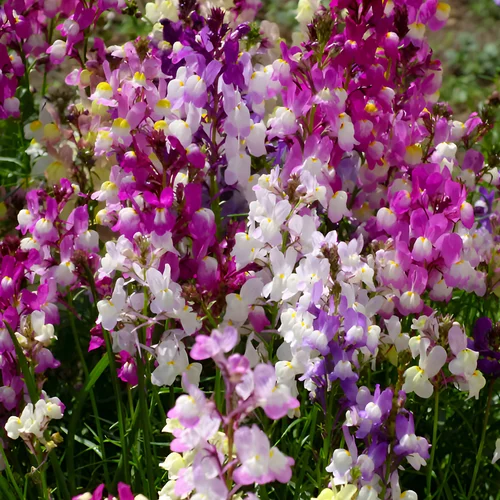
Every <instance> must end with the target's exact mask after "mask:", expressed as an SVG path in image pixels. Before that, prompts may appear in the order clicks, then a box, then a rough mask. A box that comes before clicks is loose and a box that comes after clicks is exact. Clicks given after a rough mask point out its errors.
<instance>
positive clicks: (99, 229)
mask: <svg viewBox="0 0 500 500" xmlns="http://www.w3.org/2000/svg"><path fill="white" fill-rule="evenodd" d="M18 4H19V5H18ZM21 4H22V5H21ZM225 7H226V8H225V9H223V8H221V7H216V6H212V5H208V4H205V3H199V4H198V3H196V2H189V1H186V2H176V1H171V0H161V1H160V0H156V1H155V2H150V3H147V4H146V7H145V13H144V18H145V19H146V20H147V22H148V21H149V23H150V25H151V26H150V27H151V31H150V33H149V34H148V35H147V36H139V37H137V38H135V39H134V40H127V41H125V42H124V43H123V44H121V45H118V44H116V45H109V46H106V44H105V42H104V41H103V39H101V38H99V37H95V38H93V39H90V38H89V32H90V31H92V30H93V29H94V28H95V29H97V27H98V24H99V22H100V21H99V20H100V19H101V15H102V14H103V12H105V11H107V10H111V11H115V12H119V11H122V10H123V13H124V14H123V15H126V14H127V13H128V15H133V16H134V19H137V18H138V17H140V14H139V13H138V11H137V6H136V5H135V4H134V3H132V2H127V4H125V3H124V2H121V1H112V0H110V1H101V0H100V1H98V2H94V1H89V2H83V1H82V2H77V1H75V2H72V1H70V2H66V3H64V4H63V3H60V2H40V1H33V2H18V1H12V2H10V1H9V2H7V4H6V5H5V6H4V7H2V10H1V11H0V13H1V14H2V23H3V24H2V25H0V39H1V40H2V41H3V42H4V43H3V45H0V69H1V72H0V83H1V82H4V83H5V85H1V86H0V87H1V88H2V89H3V90H2V92H3V94H0V118H6V117H8V116H11V117H13V118H16V117H19V116H20V111H19V110H20V106H21V101H20V100H19V98H18V97H16V95H18V96H20V95H21V94H20V92H21V87H22V82H21V79H22V78H26V79H27V82H28V85H29V74H28V69H29V68H28V66H27V64H28V63H29V64H32V65H33V67H35V66H36V67H41V66H42V65H43V66H44V68H45V77H46V75H47V72H48V71H63V70H62V67H61V68H59V66H60V65H61V64H62V63H63V61H65V60H66V58H69V59H70V60H71V61H72V62H75V61H76V62H77V64H76V65H75V64H74V65H73V66H72V68H71V70H70V71H69V72H67V74H66V73H65V76H64V84H65V86H66V88H68V89H71V92H72V93H73V97H71V98H68V101H67V102H64V106H63V109H59V108H58V106H56V105H54V104H53V103H51V102H48V101H47V102H44V106H43V107H42V108H41V110H40V113H39V116H38V117H37V119H36V120H31V119H30V120H28V118H29V117H24V122H23V123H22V125H23V126H22V129H23V131H24V138H25V139H26V140H28V141H30V143H29V147H28V148H27V149H26V155H27V158H28V159H29V161H30V164H31V166H32V176H33V178H34V179H35V181H34V182H35V183H36V185H35V186H34V188H33V189H31V190H29V191H28V192H27V194H26V200H25V206H24V207H23V208H22V209H21V210H20V211H19V212H18V216H17V221H18V226H17V227H16V230H17V234H16V235H9V236H6V237H5V238H4V239H3V241H2V242H1V243H0V255H1V267H0V306H1V307H0V314H1V316H0V327H1V328H0V354H1V375H2V386H1V387H0V403H1V404H2V410H1V412H0V418H2V424H3V425H4V427H5V430H6V433H7V436H8V437H9V438H11V439H12V440H15V439H17V438H19V437H21V438H22V440H23V441H24V442H25V443H26V444H27V446H28V449H29V451H30V452H31V454H32V455H33V456H34V457H36V459H37V460H38V467H39V468H40V470H42V471H43V470H44V467H45V462H46V459H47V456H44V455H48V454H49V453H52V457H53V456H54V454H55V453H56V452H54V451H53V450H54V448H56V445H57V444H60V441H61V440H60V436H59V437H58V438H54V439H52V438H51V439H49V438H48V435H49V434H48V429H47V427H48V425H49V424H50V425H53V424H52V423H51V420H57V419H61V418H63V414H64V408H65V407H64V404H63V403H62V402H61V401H60V400H59V399H58V398H57V397H53V398H49V397H48V396H47V395H46V394H45V392H44V391H43V386H44V384H45V382H46V380H47V378H48V377H49V376H50V375H51V374H52V373H53V372H52V371H53V370H55V369H57V368H59V366H60V362H59V361H58V360H56V359H55V357H54V355H53V353H52V350H51V348H52V347H53V346H54V345H56V343H60V342H63V341H64V340H63V339H62V338H60V337H61V333H62V332H63V331H64V332H66V331H67V330H66V329H64V328H62V327H61V328H60V327H59V326H58V325H59V324H60V323H61V317H62V316H64V318H66V317H69V318H70V319H69V322H70V325H71V330H72V332H73V342H74V343H76V345H77V346H78V347H77V351H81V349H80V340H82V339H85V341H86V342H87V341H88V346H87V347H88V351H93V352H94V354H95V355H98V356H102V358H101V359H102V360H106V366H107V365H108V364H109V367H110V370H111V372H110V377H111V380H112V381H113V384H114V386H113V388H114V391H115V394H114V398H115V400H116V404H117V410H116V411H117V419H118V421H119V425H118V428H119V434H120V441H121V446H122V449H123V451H122V455H121V457H120V460H119V461H118V460H117V463H118V462H119V466H118V469H117V476H116V479H115V481H117V480H118V479H119V478H123V479H125V480H126V482H127V483H130V481H129V480H130V479H131V475H130V470H129V468H128V467H129V462H128V458H127V454H128V452H129V451H130V452H131V453H136V450H135V447H136V446H135V445H136V443H135V442H134V441H133V439H134V436H135V432H136V431H137V429H139V428H140V429H141V438H142V442H143V443H144V452H143V455H144V459H143V458H142V456H141V457H139V455H136V456H135V457H134V459H135V462H136V464H135V466H136V467H137V474H133V475H132V476H134V475H135V478H136V483H138V482H139V481H138V480H137V478H139V477H140V478H141V479H144V484H143V485H142V487H143V492H144V493H146V494H148V495H149V496H150V497H151V498H156V497H157V496H159V498H160V499H162V500H178V499H181V498H182V499H184V498H192V499H196V500H202V499H234V498H241V499H243V498H246V499H248V500H251V499H255V498H258V497H257V494H259V493H260V492H261V491H263V490H262V489H261V488H264V485H267V484H268V483H276V484H278V483H281V484H284V485H287V483H289V482H290V481H291V478H292V475H293V474H294V472H293V466H294V464H295V463H296V462H297V461H298V459H299V457H297V456H288V455H287V454H286V453H287V452H286V448H284V447H282V444H281V442H280V443H278V444H279V446H278V445H277V444H276V441H277V439H276V436H275V435H273V434H272V433H273V430H274V429H275V428H276V426H277V425H278V424H277V421H279V420H281V421H282V422H286V421H287V420H291V419H296V420H295V421H294V422H293V423H289V424H287V425H289V429H292V428H293V426H294V425H295V424H296V423H297V422H300V419H299V417H300V418H305V417H308V416H310V415H311V411H312V410H311V409H312V408H314V412H315V413H314V420H313V421H314V424H312V425H313V426H315V425H316V418H317V413H318V412H321V417H320V418H322V419H323V420H322V422H323V423H324V425H323V427H322V431H321V432H322V437H323V438H324V448H323V450H322V451H321V454H320V455H319V457H320V460H319V463H320V466H319V467H320V472H319V473H318V482H317V487H318V489H319V491H318V492H317V493H316V492H309V494H310V495H314V494H318V497H317V498H318V500H325V499H334V498H335V499H337V498H345V499H349V498H357V499H358V500H374V499H377V498H380V499H387V498H403V497H404V498H412V499H413V498H417V493H416V492H415V491H413V490H406V491H402V488H403V486H401V485H404V484H405V483H404V480H403V477H404V470H405V467H406V466H408V465H409V466H410V467H412V468H414V469H416V470H420V469H421V468H422V467H424V466H426V465H427V462H428V461H429V460H430V464H429V466H428V467H430V468H431V469H432V464H433V456H434V455H433V454H431V453H430V451H429V450H430V449H431V446H434V447H435V445H436V443H435V439H436V435H435V434H434V435H433V441H434V442H430V439H428V438H426V437H424V436H420V435H417V432H418V431H419V430H418V425H416V424H415V422H416V419H415V417H414V413H413V411H412V409H413V408H414V405H412V402H413V401H414V400H415V399H416V400H417V401H420V400H421V399H428V398H430V397H431V396H433V395H435V398H436V399H435V401H436V407H437V405H438V403H439V399H438V395H439V393H440V392H442V391H445V390H449V388H450V387H451V386H454V387H456V388H457V389H458V390H459V391H462V392H465V393H467V398H468V399H471V398H475V399H477V398H479V393H480V390H481V389H482V388H483V387H484V386H485V385H486V378H485V376H487V377H489V378H491V379H492V380H493V379H494V378H495V377H498V375H499V374H500V355H499V354H498V338H499V336H498V332H497V330H498V326H496V325H495V326H494V325H493V323H492V321H491V320H490V319H489V318H486V317H484V318H481V319H479V320H478V322H477V324H476V326H475V329H474V332H473V333H474V338H469V336H468V334H471V333H472V332H469V331H467V329H468V328H470V326H471V325H469V324H465V322H464V321H459V319H460V318H453V317H451V316H450V315H448V314H446V311H447V306H448V305H449V303H450V301H451V299H452V298H454V297H455V298H456V297H473V299H471V300H475V299H476V297H480V298H484V299H485V300H486V299H488V297H490V296H492V295H494V294H495V293H496V292H498V288H497V287H498V283H500V280H498V267H499V266H498V265H497V260H498V257H497V255H498V251H499V250H498V236H499V234H500V230H499V228H498V223H497V220H498V210H497V207H496V206H495V202H494V196H495V191H494V190H493V191H492V190H491V189H490V188H491V187H495V186H498V184H500V180H499V173H498V170H497V169H496V168H495V167H493V166H492V167H490V166H489V165H488V164H487V162H486V161H485V158H484V157H483V155H482V154H481V153H480V152H479V151H477V150H476V149H474V147H475V145H476V144H477V143H478V142H479V141H480V139H481V138H482V137H483V136H484V135H485V134H486V133H487V132H488V130H489V129H490V128H491V123H490V120H489V118H488V116H487V115H485V114H484V113H483V114H481V115H479V114H477V113H473V114H472V115H471V116H470V117H469V118H468V119H467V120H466V121H465V122H460V121H458V120H455V119H454V117H453V115H452V113H451V110H450V109H448V107H447V106H446V105H445V104H443V103H440V102H439V88H440V85H441V80H442V69H441V66H440V63H439V62H438V61H436V60H435V59H433V56H432V51H431V49H430V48H429V45H428V43H427V41H426V39H425V36H424V35H425V31H426V30H427V29H429V30H437V29H439V28H441V27H442V26H443V25H444V23H445V22H446V20H447V18H448V15H449V10H450V8H449V6H448V5H447V4H445V3H438V2H435V1H424V0H412V1H404V0H394V1H390V0H389V1H382V0H373V1H371V2H366V1H361V0H332V1H331V2H330V5H329V8H328V9H327V8H325V7H322V6H320V5H319V4H318V3H317V2H315V1H310V0H300V2H299V5H298V10H297V21H298V23H299V32H297V33H295V34H294V36H293V39H294V42H295V45H292V46H288V45H287V44H286V43H285V42H284V41H282V42H281V43H279V44H278V43H277V40H278V36H277V35H276V30H275V27H273V26H270V25H269V23H268V24H265V23H262V25H261V26H260V27H259V25H257V24H256V23H253V22H251V21H252V20H253V19H254V18H255V13H256V11H257V10H258V8H259V7H260V4H259V2H253V1H246V2H243V1H241V2H240V1H239V2H237V3H236V4H235V5H233V6H225ZM136 14H137V15H136ZM56 22H61V24H59V25H56V24H55V23H56ZM136 22H137V21H136ZM54 29H56V30H57V32H58V33H59V35H58V36H59V38H58V39H57V40H55V41H53V40H52V37H53V36H54ZM89 42H92V48H89V45H88V43H89ZM2 51H4V52H2ZM26 53H30V54H31V56H30V57H31V59H30V60H28V61H27V60H26V57H24V54H26ZM277 53H279V56H277V57H275V56H276V54H277ZM19 54H22V55H23V57H22V58H21V56H20V55H19ZM64 71H65V70H64ZM23 75H24V76H23ZM4 80H5V81H4ZM44 87H45V84H44ZM45 90H46V89H45V88H43V89H42V94H44V93H45ZM21 111H22V110H21ZM21 114H22V113H21ZM82 304H83V305H84V306H85V307H87V309H88V311H86V314H83V312H82V311H81V310H79V307H83V306H82ZM89 315H90V316H91V325H90V328H89V329H88V330H89V331H85V332H83V333H82V332H80V331H79V329H78V328H77V326H76V324H75V318H76V319H77V320H79V321H80V320H81V321H82V322H84V321H85V318H86V317H87V316H89ZM59 332H61V333H59ZM58 337H59V338H58ZM79 355H80V358H81V359H80V362H81V365H82V370H83V375H84V377H85V385H84V390H83V392H82V394H83V396H86V395H87V393H88V394H90V395H91V403H92V405H93V411H94V412H97V409H98V408H97V406H98V405H97V402H96V398H95V396H94V393H93V392H92V386H93V384H95V382H96V380H97V379H96V377H97V378H98V377H99V376H100V375H101V373H102V371H101V372H99V373H97V374H95V373H94V372H93V374H90V373H89V369H88V368H87V365H86V358H87V355H86V354H84V353H83V352H80V353H79ZM99 367H100V365H99ZM381 371H385V373H386V374H387V377H386V378H385V382H381V381H379V379H378V378H377V382H376V383H372V381H371V378H370V377H371V375H372V374H376V373H378V372H381ZM483 374H484V375H483ZM384 384H385V385H384ZM179 385H180V386H181V387H182V391H181V389H180V388H179V387H178V386H179ZM166 387H168V388H169V389H166ZM122 389H124V390H126V392H127V398H128V401H127V402H126V403H125V401H124V398H123V397H122V396H123V394H122ZM166 391H168V392H169V394H170V396H171V397H170V402H169V407H168V408H164V406H163V405H164V403H165V399H163V401H162V396H164V395H165V393H166ZM176 392H177V393H178V394H177V395H176V394H175V393H176ZM179 392H182V394H179ZM83 396H82V399H81V400H80V398H78V400H77V401H76V408H77V409H78V411H80V410H81V407H80V405H81V404H83V403H82V402H81V401H83ZM176 396H177V397H176ZM419 398H420V399H419ZM490 399H491V398H490ZM134 401H135V403H134ZM490 402H491V401H490ZM67 404H69V401H68V402H67ZM134 405H135V406H134ZM127 406H128V407H130V410H129V409H125V408H126V407H127ZM156 408H157V409H159V410H160V412H161V413H162V414H161V418H162V419H163V418H164V417H166V418H167V420H166V426H165V427H164V428H163V432H164V433H166V434H168V443H169V446H170V450H171V453H170V454H167V453H162V455H163V456H165V455H167V456H166V459H165V460H164V462H162V463H160V464H158V463H153V455H154V454H153V452H152V449H153V447H152V445H151V441H152V440H151V438H152V434H153V433H154V430H153V429H152V428H151V425H152V424H151V421H152V418H151V416H152V414H153V411H156V410H155V409H156ZM127 412H129V417H130V421H131V430H130V432H128V433H127V432H126V431H125V424H124V420H125V417H124V415H126V414H127ZM17 415H19V417H18V416H17ZM75 415H76V417H75ZM138 415H140V417H138ZM72 418H75V419H77V418H78V412H77V411H76V409H75V410H73V413H72ZM95 418H96V422H97V424H96V425H97V429H96V432H97V434H96V435H97V436H98V437H99V439H100V441H101V450H100V453H101V456H103V455H105V453H106V451H109V450H106V446H104V440H103V439H102V429H101V424H100V420H99V416H98V415H97V414H96V415H95ZM311 418H312V417H311ZM436 418H437V417H436ZM270 421H272V422H270ZM72 422H73V423H74V422H75V420H72ZM75 425H76V424H75ZM70 428H71V425H70ZM71 432H74V430H73V431H72V430H71V429H70V434H71ZM110 432H113V431H112V430H110ZM285 434H286V432H285V433H284V434H283V435H285ZM71 439H72V440H74V439H75V437H74V435H73V436H72V437H71ZM161 439H164V436H162V437H161ZM280 441H281V439H280ZM129 448H130V450H129ZM280 450H281V451H280ZM481 450H482V448H481ZM496 459H498V451H497V452H496V454H495V458H494V461H495V460H496ZM69 460H73V458H70V459H69ZM141 461H145V462H146V464H147V467H146V469H147V474H148V477H147V481H146V472H145V471H144V469H143V467H142V466H141V465H138V462H141ZM103 462H104V463H106V460H105V459H104V460H103ZM131 467H132V466H131ZM158 467H161V468H162V469H165V470H166V471H167V473H168V481H167V482H166V484H164V483H165V481H163V482H162V484H161V485H160V484H157V483H155V479H156V477H157V476H158V477H160V474H159V472H160V471H159V470H158ZM155 471H156V474H155ZM106 474H107V470H106ZM120 474H123V476H120ZM56 475H58V474H57V472H56ZM474 477H475V476H474ZM430 479H431V476H430V475H429V480H430ZM474 480H475V479H474ZM106 483H107V484H106V487H107V488H108V490H110V486H111V485H112V483H111V481H110V480H109V478H108V477H106ZM146 483H147V484H146ZM115 484H116V482H115ZM130 484H133V483H130ZM430 484H431V483H430V482H429V485H430ZM71 486H72V488H73V489H75V488H74V484H72V485H71ZM133 486H134V489H135V483H134V484H133ZM297 487H298V486H297V484H295V488H297ZM325 487H326V488H325ZM59 488H60V486H59ZM117 488H118V498H119V499H121V500H130V499H134V498H135V499H136V500H139V499H140V498H145V497H143V496H142V494H141V495H138V496H136V497H134V496H133V494H132V489H131V487H130V486H127V485H126V484H124V483H119V484H118V486H117ZM111 489H112V488H111ZM103 491H104V485H101V486H100V487H98V488H97V490H95V492H94V493H93V494H90V493H83V494H80V495H79V496H77V497H75V498H77V499H79V500H87V499H88V500H94V499H95V500H97V499H101V498H102V495H103ZM295 491H296V493H295V497H297V494H298V493H297V492H298V491H300V490H297V489H296V490H295ZM71 493H72V494H75V493H76V489H75V491H72V492H71ZM427 493H428V494H430V493H431V492H430V491H427ZM310 495H309V496H310ZM110 498H113V497H111V496H110Z"/></svg>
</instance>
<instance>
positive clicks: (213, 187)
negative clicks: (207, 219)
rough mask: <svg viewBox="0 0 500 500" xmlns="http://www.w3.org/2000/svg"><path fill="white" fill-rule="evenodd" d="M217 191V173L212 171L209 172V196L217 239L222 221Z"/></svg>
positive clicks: (219, 235)
mask: <svg viewBox="0 0 500 500" xmlns="http://www.w3.org/2000/svg"><path fill="white" fill-rule="evenodd" d="M218 191H219V186H218V184H217V174H216V173H215V172H212V173H211V174H210V197H211V198H212V206H211V209H212V212H213V213H214V216H215V225H216V227H217V240H219V239H220V237H221V230H222V228H221V221H222V216H221V208H220V203H219V197H218V196H217V193H218Z"/></svg>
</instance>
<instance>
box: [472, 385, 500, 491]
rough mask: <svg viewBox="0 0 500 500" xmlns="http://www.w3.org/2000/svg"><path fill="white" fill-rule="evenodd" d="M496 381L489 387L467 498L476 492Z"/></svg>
mask: <svg viewBox="0 0 500 500" xmlns="http://www.w3.org/2000/svg"><path fill="white" fill-rule="evenodd" d="M494 383H495V381H494V380H493V379H492V380H491V381H490V386H489V389H488V401H487V403H486V412H485V414H484V422H483V432H482V433H481V442H480V443H479V448H478V450H477V455H476V465H475V466H474V472H473V473H472V480H471V482H470V488H469V494H468V495H467V500H469V499H470V498H472V494H473V493H474V486H475V485H476V479H477V473H478V472H479V466H480V465H481V458H482V456H483V448H484V441H485V439H486V427H488V418H489V416H490V408H491V400H492V399H493V386H494Z"/></svg>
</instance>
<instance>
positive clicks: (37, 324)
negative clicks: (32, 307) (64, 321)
mask: <svg viewBox="0 0 500 500" xmlns="http://www.w3.org/2000/svg"><path fill="white" fill-rule="evenodd" d="M31 326H32V327H33V331H34V332H35V333H36V335H35V340H36V341H37V342H40V343H41V344H43V345H49V344H50V342H51V341H52V339H57V337H56V336H55V335H54V326H53V325H51V324H47V325H46V324H45V313H44V312H43V311H33V312H32V313H31Z"/></svg>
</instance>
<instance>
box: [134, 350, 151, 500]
mask: <svg viewBox="0 0 500 500" xmlns="http://www.w3.org/2000/svg"><path fill="white" fill-rule="evenodd" d="M137 378H138V380H139V384H138V390H139V408H140V410H139V413H140V416H141V422H142V434H143V437H144V453H145V454H146V468H147V473H148V489H149V498H150V499H151V500H153V499H156V488H155V475H154V471H153V454H152V451H151V420H150V418H149V415H148V403H147V401H146V388H145V383H144V379H145V374H144V360H143V359H142V357H141V355H140V354H139V353H138V354H137Z"/></svg>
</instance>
